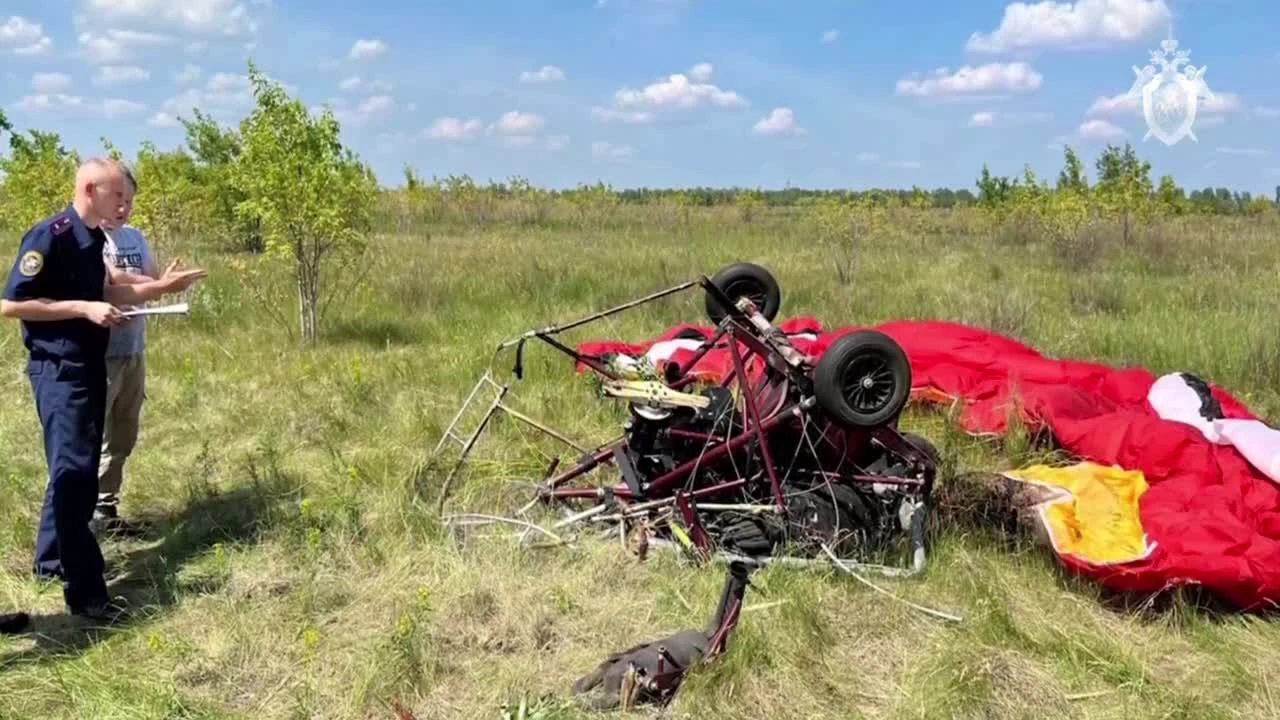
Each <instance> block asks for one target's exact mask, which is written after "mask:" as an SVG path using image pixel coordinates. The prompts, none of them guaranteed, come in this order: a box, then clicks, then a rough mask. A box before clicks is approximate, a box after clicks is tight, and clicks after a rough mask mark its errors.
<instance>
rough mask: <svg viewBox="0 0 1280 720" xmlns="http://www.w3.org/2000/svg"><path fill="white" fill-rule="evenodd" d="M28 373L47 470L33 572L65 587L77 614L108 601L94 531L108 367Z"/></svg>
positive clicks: (96, 364) (41, 362) (37, 367)
mask: <svg viewBox="0 0 1280 720" xmlns="http://www.w3.org/2000/svg"><path fill="white" fill-rule="evenodd" d="M27 372H28V374H29V375H30V377H31V388H32V390H33V391H34V392H35V401H36V411H37V412H38V413H39V415H40V425H41V426H42V427H43V428H44V451H45V461H46V462H47V463H48V467H49V485H48V489H47V490H46V491H45V497H44V508H43V510H42V511H41V513H40V530H39V534H38V535H37V536H36V554H35V572H36V575H38V576H40V577H46V578H48V577H57V578H61V579H62V582H63V596H64V598H65V599H66V602H67V606H68V607H69V608H70V609H71V610H72V611H73V612H74V611H76V610H79V609H81V608H83V607H85V606H86V605H89V604H93V603H101V602H105V601H106V600H107V599H108V597H107V587H106V580H105V579H104V577H103V573H104V570H105V563H104V562H103V559H102V551H101V549H99V547H98V541H97V539H96V538H94V536H93V532H92V531H91V530H90V529H89V522H90V520H91V519H92V518H93V507H94V503H95V502H97V499H98V459H99V457H100V456H101V453H102V424H103V416H104V413H105V409H106V396H107V373H106V362H105V360H91V361H87V362H86V361H80V360H67V359H49V358H33V359H32V360H31V361H30V362H29V363H28V365H27Z"/></svg>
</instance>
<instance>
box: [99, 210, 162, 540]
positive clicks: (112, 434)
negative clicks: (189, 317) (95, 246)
mask: <svg viewBox="0 0 1280 720" xmlns="http://www.w3.org/2000/svg"><path fill="white" fill-rule="evenodd" d="M103 258H104V260H106V262H108V263H109V264H111V265H114V266H115V267H116V268H118V269H120V270H121V271H123V272H126V273H130V274H132V275H135V276H147V277H150V278H159V277H160V273H159V270H158V269H157V268H156V263H155V258H154V257H153V256H152V254H151V248H150V246H149V245H148V244H147V240H146V238H145V237H144V236H143V234H142V231H140V230H138V229H137V228H135V227H133V226H132V225H124V226H122V227H119V228H112V229H108V230H107V243H106V245H105V246H104V248H103ZM145 350H146V318H145V317H135V318H132V319H130V320H128V321H126V322H125V323H123V324H121V325H117V326H115V327H113V328H111V339H110V341H109V344H108V345H107V412H106V416H105V420H104V424H103V432H102V459H101V461H100V462H99V464H98V504H97V508H96V509H95V510H94V514H93V519H94V525H95V526H97V527H99V528H101V529H105V530H106V531H108V532H117V533H128V532H131V531H134V530H136V529H137V528H135V527H134V526H132V525H130V524H129V523H127V522H125V521H123V520H121V519H120V517H119V510H118V508H119V504H120V498H119V492H120V485H121V483H122V482H123V480H124V463H125V460H127V459H128V457H129V455H130V453H132V452H133V448H134V445H135V444H136V443H137V440H138V425H139V420H140V419H141V415H142V401H143V399H144V398H145V397H146V374H147V365H146V354H145Z"/></svg>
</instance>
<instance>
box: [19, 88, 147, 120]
mask: <svg viewBox="0 0 1280 720" xmlns="http://www.w3.org/2000/svg"><path fill="white" fill-rule="evenodd" d="M17 107H18V108H19V109H21V110H24V111H26V112H45V111H55V112H69V111H84V112H87V113H90V114H92V115H97V116H102V117H107V118H114V117H118V116H120V115H128V114H132V113H136V112H141V111H143V110H145V109H146V107H147V106H146V105H144V104H142V103H140V102H135V101H133V100H123V99H119V98H107V99H105V100H99V101H89V100H86V99H85V98H82V97H80V96H78V95H69V94H66V93H39V94H36V95H27V96H26V97H24V98H22V99H21V100H19V101H18V102H17Z"/></svg>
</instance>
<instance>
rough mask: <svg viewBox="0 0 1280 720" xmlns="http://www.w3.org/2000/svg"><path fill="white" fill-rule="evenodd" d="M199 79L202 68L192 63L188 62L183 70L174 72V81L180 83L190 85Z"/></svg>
mask: <svg viewBox="0 0 1280 720" xmlns="http://www.w3.org/2000/svg"><path fill="white" fill-rule="evenodd" d="M198 79H200V68H199V67H198V66H196V65H192V64H191V63H187V65H186V67H184V68H182V71H181V72H176V73H174V74H173V80H174V82H176V83H178V84H179V85H189V84H191V83H193V82H195V81H196V80H198Z"/></svg>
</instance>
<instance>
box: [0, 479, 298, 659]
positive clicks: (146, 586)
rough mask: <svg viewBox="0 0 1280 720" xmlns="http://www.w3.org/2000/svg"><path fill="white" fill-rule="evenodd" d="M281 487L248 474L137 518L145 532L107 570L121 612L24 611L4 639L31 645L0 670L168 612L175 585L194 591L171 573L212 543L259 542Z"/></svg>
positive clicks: (77, 647) (67, 651)
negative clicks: (104, 618)
mask: <svg viewBox="0 0 1280 720" xmlns="http://www.w3.org/2000/svg"><path fill="white" fill-rule="evenodd" d="M288 490H289V488H288V487H287V486H286V485H285V481H284V479H283V478H282V477H279V476H275V477H272V478H270V479H266V480H262V479H257V478H255V482H252V483H250V484H248V485H246V486H242V487H238V488H236V489H234V490H231V491H228V492H225V493H215V492H212V491H205V492H204V493H202V494H201V495H200V496H198V497H195V498H194V499H192V500H191V501H190V502H189V503H188V504H187V506H186V507H184V508H183V509H182V510H180V511H178V512H176V513H173V514H169V515H161V516H152V517H142V518H139V519H141V520H143V521H144V522H145V523H147V524H148V525H149V529H148V532H147V533H146V534H145V535H144V536H142V537H140V538H136V539H132V540H130V541H129V542H130V543H131V544H135V545H138V544H140V545H141V547H138V548H137V549H130V550H128V551H127V552H126V553H125V554H124V556H123V557H122V558H121V559H120V561H119V562H116V563H109V565H108V569H107V576H108V591H109V592H110V593H111V594H112V595H113V596H117V597H123V598H124V599H125V600H126V601H127V602H128V608H129V613H128V615H127V616H125V617H124V618H122V619H120V620H117V621H116V622H114V623H111V624H106V625H96V624H95V623H93V622H90V621H86V620H82V619H80V618H76V617H73V616H71V615H69V614H67V613H65V612H62V613H53V614H35V615H32V616H31V622H30V624H29V626H28V627H27V628H26V629H25V630H23V631H21V632H19V633H12V634H11V635H10V636H11V637H12V636H22V635H26V636H29V637H31V639H32V640H33V641H34V643H35V645H34V647H30V648H27V649H24V650H19V651H14V652H10V653H7V654H5V655H3V656H0V670H4V669H8V668H11V667H13V666H15V665H19V664H23V663H32V662H36V663H39V662H46V661H49V660H55V659H60V658H65V657H67V656H71V655H75V654H77V653H79V652H82V651H84V650H86V649H88V648H89V647H91V646H92V645H93V644H94V643H97V642H101V641H103V640H106V639H108V638H110V637H111V636H112V635H114V634H116V633H119V632H124V631H127V630H128V629H130V628H131V627H135V626H137V625H139V624H143V623H146V622H147V621H149V620H151V619H153V618H155V617H156V616H158V615H162V614H164V613H166V612H168V611H169V610H170V609H171V608H172V607H173V606H174V605H175V604H177V601H178V599H179V595H180V590H187V591H195V592H199V591H201V589H202V588H200V587H192V586H191V585H190V584H186V585H180V583H179V582H178V574H179V571H180V570H181V569H182V568H183V566H184V565H186V564H188V563H189V562H191V561H192V560H194V559H197V558H198V557H199V556H201V555H203V554H204V553H206V552H208V551H210V550H212V549H213V548H214V546H215V545H218V544H225V545H230V544H240V543H251V542H255V541H257V540H259V539H260V538H261V536H262V533H263V532H264V531H265V529H266V528H268V527H270V526H271V525H272V524H273V523H272V518H271V516H272V514H273V511H274V509H275V507H276V502H278V499H279V498H280V497H281V496H282V495H283V494H284V493H285V492H287V491H288ZM113 542H115V541H114V540H112V539H110V538H104V539H102V540H100V543H101V544H102V545H103V546H104V550H105V549H107V546H109V545H110V544H111V543H113ZM52 592H54V593H57V594H58V595H61V588H60V587H58V586H57V585H55V586H54V589H52Z"/></svg>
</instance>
